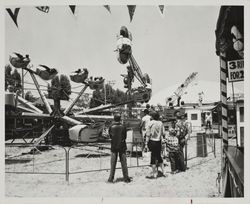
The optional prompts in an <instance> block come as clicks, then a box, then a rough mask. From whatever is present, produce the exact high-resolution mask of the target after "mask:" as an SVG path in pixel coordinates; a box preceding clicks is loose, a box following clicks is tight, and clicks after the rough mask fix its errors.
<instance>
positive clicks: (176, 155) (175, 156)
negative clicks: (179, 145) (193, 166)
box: [169, 151, 186, 171]
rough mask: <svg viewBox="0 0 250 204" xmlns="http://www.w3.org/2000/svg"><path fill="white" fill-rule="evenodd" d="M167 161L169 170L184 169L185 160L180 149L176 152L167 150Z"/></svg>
mask: <svg viewBox="0 0 250 204" xmlns="http://www.w3.org/2000/svg"><path fill="white" fill-rule="evenodd" d="M169 161H170V165H171V171H176V170H180V171H185V170H186V166H185V161H184V155H183V152H182V151H178V152H169Z"/></svg>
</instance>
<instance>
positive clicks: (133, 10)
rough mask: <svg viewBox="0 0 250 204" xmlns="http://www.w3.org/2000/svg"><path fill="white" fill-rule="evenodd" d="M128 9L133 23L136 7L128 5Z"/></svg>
mask: <svg viewBox="0 0 250 204" xmlns="http://www.w3.org/2000/svg"><path fill="white" fill-rule="evenodd" d="M127 7H128V12H129V17H130V22H131V21H132V20H133V16H134V13H135V8H136V5H128V6H127Z"/></svg>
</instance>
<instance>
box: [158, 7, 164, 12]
mask: <svg viewBox="0 0 250 204" xmlns="http://www.w3.org/2000/svg"><path fill="white" fill-rule="evenodd" d="M159 9H160V12H161V13H162V14H163V13H164V5H159Z"/></svg>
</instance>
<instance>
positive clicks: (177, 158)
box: [108, 108, 188, 183]
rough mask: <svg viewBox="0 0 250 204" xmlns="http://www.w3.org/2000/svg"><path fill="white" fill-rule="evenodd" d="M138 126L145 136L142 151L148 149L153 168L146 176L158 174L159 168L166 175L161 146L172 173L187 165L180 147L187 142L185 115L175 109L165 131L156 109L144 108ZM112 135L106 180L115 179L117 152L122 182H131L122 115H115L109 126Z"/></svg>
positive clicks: (181, 169)
mask: <svg viewBox="0 0 250 204" xmlns="http://www.w3.org/2000/svg"><path fill="white" fill-rule="evenodd" d="M140 130H141V133H142V137H143V138H144V147H143V151H150V152H151V158H150V165H151V167H152V172H151V173H150V175H149V176H147V178H157V177H158V173H159V172H158V168H160V170H161V173H162V175H163V176H165V171H164V164H163V158H162V152H163V150H164V148H166V149H167V151H168V155H169V156H168V157H169V161H170V165H171V173H173V174H174V173H177V172H179V171H185V170H186V165H185V161H184V154H183V148H184V146H185V143H186V139H187V138H186V137H187V133H188V129H187V126H186V124H185V118H184V116H183V115H180V113H178V112H177V113H176V120H174V121H172V123H171V127H169V130H168V131H166V130H165V127H164V125H163V122H162V121H161V120H160V115H159V113H158V112H156V111H153V110H151V109H150V108H146V109H145V110H144V116H143V117H142V119H141V124H140ZM109 135H110V138H111V169H110V175H109V178H108V182H111V183H112V182H113V181H114V175H115V169H116V163H117V157H118V155H119V158H120V162H121V167H122V172H123V177H124V181H125V182H131V178H130V177H129V175H128V168H127V160H126V150H127V147H126V137H127V130H126V126H125V125H124V124H123V123H122V121H121V115H120V114H119V113H116V114H115V115H114V123H113V124H112V125H111V126H110V128H109Z"/></svg>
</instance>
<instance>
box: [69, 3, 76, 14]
mask: <svg viewBox="0 0 250 204" xmlns="http://www.w3.org/2000/svg"><path fill="white" fill-rule="evenodd" d="M69 8H70V10H71V11H72V13H73V14H75V9H76V6H74V5H70V6H69Z"/></svg>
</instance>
